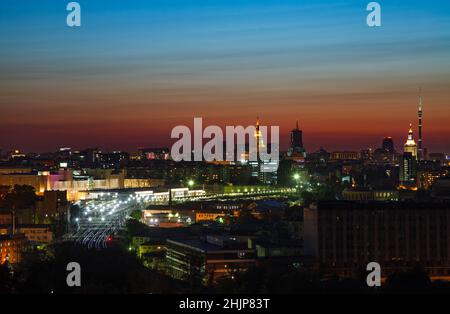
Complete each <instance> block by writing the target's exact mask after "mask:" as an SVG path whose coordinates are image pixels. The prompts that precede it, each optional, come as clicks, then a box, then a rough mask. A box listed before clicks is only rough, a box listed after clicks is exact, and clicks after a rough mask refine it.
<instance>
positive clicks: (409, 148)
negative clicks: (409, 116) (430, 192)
mask: <svg viewBox="0 0 450 314" xmlns="http://www.w3.org/2000/svg"><path fill="white" fill-rule="evenodd" d="M404 152H405V153H411V155H412V157H414V158H415V159H417V144H416V141H414V138H413V130H412V124H410V125H409V132H408V139H407V140H406V142H405V146H404Z"/></svg>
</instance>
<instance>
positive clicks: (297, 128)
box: [295, 120, 299, 130]
mask: <svg viewBox="0 0 450 314" xmlns="http://www.w3.org/2000/svg"><path fill="white" fill-rule="evenodd" d="M295 129H296V130H299V127H298V120H297V123H296V125H295Z"/></svg>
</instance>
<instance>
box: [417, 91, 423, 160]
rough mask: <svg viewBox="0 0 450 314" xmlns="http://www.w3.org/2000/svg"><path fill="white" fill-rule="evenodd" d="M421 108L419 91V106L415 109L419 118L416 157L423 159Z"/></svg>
mask: <svg viewBox="0 0 450 314" xmlns="http://www.w3.org/2000/svg"><path fill="white" fill-rule="evenodd" d="M422 109H423V105H422V93H420V96H419V108H418V111H417V117H418V119H419V152H418V154H419V155H418V159H419V160H422V159H424V154H423V147H422Z"/></svg>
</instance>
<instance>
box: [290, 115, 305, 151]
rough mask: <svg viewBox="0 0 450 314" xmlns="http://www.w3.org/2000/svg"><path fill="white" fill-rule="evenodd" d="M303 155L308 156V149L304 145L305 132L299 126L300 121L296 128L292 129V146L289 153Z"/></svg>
mask: <svg viewBox="0 0 450 314" xmlns="http://www.w3.org/2000/svg"><path fill="white" fill-rule="evenodd" d="M296 154H298V155H302V156H303V157H306V156H305V155H306V150H305V148H304V146H303V132H302V130H300V128H299V127H298V121H297V124H296V126H295V129H293V130H292V131H291V146H290V147H289V151H288V155H289V156H293V155H296Z"/></svg>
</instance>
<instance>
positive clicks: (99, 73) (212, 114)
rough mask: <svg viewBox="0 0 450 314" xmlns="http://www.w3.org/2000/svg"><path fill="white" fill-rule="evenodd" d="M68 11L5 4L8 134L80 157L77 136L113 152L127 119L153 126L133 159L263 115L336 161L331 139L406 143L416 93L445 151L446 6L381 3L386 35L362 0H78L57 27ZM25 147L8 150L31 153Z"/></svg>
mask: <svg viewBox="0 0 450 314" xmlns="http://www.w3.org/2000/svg"><path fill="white" fill-rule="evenodd" d="M68 2H69V1H62V0H58V1H56V0H54V1H48V0H40V1H21V0H14V1H10V0H2V3H1V7H0V8H1V9H0V47H1V50H0V81H1V85H2V87H0V107H1V108H2V111H3V112H4V113H5V114H4V115H3V116H2V117H0V123H1V124H2V125H3V128H4V129H3V131H5V132H9V131H8V130H10V128H11V127H12V126H14V125H17V123H19V124H20V125H21V126H22V127H23V128H25V129H26V128H28V130H34V131H36V132H37V133H39V134H40V137H41V138H42V137H44V136H45V135H46V134H49V133H51V130H52V129H54V128H58V129H59V130H61V133H62V134H64V137H63V138H61V139H60V138H58V139H55V141H57V142H60V141H62V139H64V140H68V141H69V142H71V143H73V145H85V144H86V145H88V144H93V143H90V142H89V143H84V142H82V141H81V140H80V139H79V138H80V137H83V134H84V133H82V131H77V129H80V128H79V127H78V128H77V126H79V125H83V126H84V129H86V130H89V132H92V130H93V129H94V128H95V125H94V124H97V126H98V125H100V126H102V127H103V129H101V131H99V133H98V134H99V135H98V136H97V137H93V139H92V141H94V142H95V141H97V142H108V136H111V135H112V134H113V133H114V132H113V131H112V130H117V132H119V131H122V133H123V132H124V130H123V129H120V128H117V126H118V124H119V123H120V122H121V121H122V119H123V118H124V117H126V118H127V119H128V121H130V123H132V124H134V125H136V127H137V126H139V129H135V130H134V131H142V130H144V129H146V127H148V126H145V125H144V121H142V120H141V117H142V116H147V117H149V118H148V119H150V120H151V121H153V122H154V123H152V125H154V127H155V129H151V128H150V129H151V131H148V133H146V132H144V133H145V134H144V135H145V136H146V138H140V139H136V140H135V142H132V143H129V142H127V141H125V140H124V139H122V141H124V142H126V143H122V144H127V145H130V146H132V145H139V143H141V142H145V141H147V142H151V141H152V139H148V138H149V137H150V134H157V135H158V136H157V138H158V141H159V140H160V138H163V137H164V136H166V135H167V134H168V133H169V132H168V129H170V128H169V127H168V126H170V127H172V126H174V125H176V124H179V123H181V122H182V121H187V120H189V119H192V118H193V117H194V116H198V115H202V116H204V117H206V118H208V119H210V121H211V122H214V123H216V122H217V123H219V124H225V123H228V124H237V123H244V122H245V121H252V120H253V119H254V117H255V115H260V116H262V117H263V118H264V117H266V119H269V118H270V119H272V120H273V121H271V123H276V124H280V125H287V124H288V123H289V125H294V123H295V122H291V120H292V119H297V118H299V119H300V120H301V125H302V126H304V128H306V129H308V131H309V132H310V134H311V135H314V136H315V137H314V136H313V137H312V138H313V139H314V140H311V142H314V143H311V144H310V145H311V146H312V145H314V146H318V145H319V144H318V143H319V142H320V144H322V142H323V145H325V146H327V145H328V146H332V145H334V146H336V148H339V145H336V141H335V140H334V139H333V136H332V135H333V134H330V133H338V134H347V135H348V134H351V133H354V134H361V132H363V133H364V132H365V133H364V134H367V135H368V136H369V137H370V138H369V139H367V138H358V139H356V138H355V141H354V143H355V145H359V146H361V145H363V144H364V142H363V141H366V140H367V141H368V143H367V145H372V144H373V145H375V141H376V140H377V139H378V138H379V137H380V136H382V135H387V134H384V133H389V134H390V135H396V136H398V137H399V138H398V141H397V143H401V141H402V140H403V139H402V138H400V136H401V135H402V134H403V133H405V131H404V129H407V126H408V124H409V122H411V120H412V119H414V118H415V117H414V115H415V112H414V109H415V108H414V106H415V102H416V98H417V90H418V87H419V86H422V88H423V90H424V96H426V97H427V98H426V99H427V101H428V103H427V105H429V107H428V109H429V111H428V112H427V114H428V116H427V118H428V119H429V120H428V121H429V124H428V125H429V126H430V128H429V132H430V133H429V134H430V135H431V132H433V138H431V136H430V145H433V147H435V148H436V149H446V148H447V147H449V144H450V143H449V142H448V140H447V142H445V143H443V142H442V141H443V139H445V138H447V135H450V127H444V125H445V124H449V125H450V123H446V122H450V110H449V109H448V105H449V103H448V99H449V97H448V96H449V92H448V90H449V87H450V83H449V82H450V1H437V0H434V1H405V0H388V1H379V3H380V4H381V6H382V27H380V28H369V27H367V25H366V23H365V21H366V16H367V13H368V12H366V5H367V3H368V2H369V1H360V0H353V1H323V0H319V1H317V0H316V1H312V0H308V1H274V0H271V1H245V0H244V1H243V0H240V1H236V0H227V1H213V0H201V1H200V0H197V1H190V0H183V1H171V0H164V1H140V0H127V1H125V0H122V1H120V0H112V1H106V0H103V1H101V0H89V1H87V0H86V1H78V2H79V3H80V4H81V8H82V27H80V28H69V27H67V26H66V24H65V21H66V16H67V13H68V12H67V11H66V10H65V7H66V4H67V3H68ZM124 108H127V109H126V110H125V109H124ZM223 108H227V109H226V110H222V109H223ZM387 108H389V109H391V110H393V112H392V113H391V114H389V115H388V116H387V117H386V118H385V119H383V116H381V115H380V114H379V109H387ZM128 111H129V113H128ZM92 113H104V114H102V115H98V114H96V115H92ZM324 113H326V114H325V115H324ZM349 115H351V117H349ZM93 116H94V117H95V119H94V118H93ZM67 117H70V118H71V121H70V122H66V123H62V122H60V121H63V120H65V121H67V120H68V119H67ZM393 117H396V118H398V120H395V121H394V120H393ZM36 118H38V119H36ZM152 119H153V120H152ZM374 119H380V120H382V121H383V122H382V123H381V124H380V120H378V121H375V120H374ZM37 120H38V121H37ZM329 120H333V122H332V123H331V122H329ZM18 121H19V122H18ZM370 121H372V122H370ZM163 122H164V123H163ZM233 122H235V123H233ZM158 123H161V125H158ZM405 125H406V126H405ZM431 125H433V127H432V128H431ZM157 126H158V129H157V128H156V127H157ZM318 126H321V128H319V127H318ZM367 126H370V132H369V131H368V130H367V128H366V127H367ZM286 127H287V126H286ZM0 128H2V127H0ZM165 128H166V129H165ZM159 130H161V131H159ZM288 130H289V128H287V129H286V130H285V131H286V132H287V131H288ZM0 131H2V129H0ZM24 132H25V131H24ZM77 132H78V133H77ZM86 132H88V131H86ZM129 132H131V131H129ZM306 132H307V131H306ZM7 134H9V133H7ZM102 134H103V135H102ZM127 134H129V133H127ZM130 134H131V133H130ZM22 138H23V134H18V135H14V134H10V135H9V136H8V140H4V142H5V143H6V144H4V145H7V146H11V145H13V142H12V141H14V143H23V144H22V145H23V146H28V147H32V145H30V143H29V142H28V141H29V140H25V139H22ZM327 139H330V140H329V141H328V142H327ZM163 141H164V139H163V140H161V142H163ZM433 141H434V142H433ZM34 142H35V141H32V142H31V143H34ZM347 144H348V143H343V144H342V145H347ZM46 145H47V146H48V147H49V148H50V147H53V146H55V145H57V144H56V143H53V142H52V143H50V142H49V143H47V144H46ZM106 145H107V146H108V147H112V146H114V145H116V144H114V143H107V144H106ZM117 145H121V144H120V143H118V144H117ZM364 145H365V144H364Z"/></svg>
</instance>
